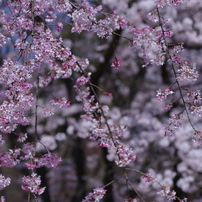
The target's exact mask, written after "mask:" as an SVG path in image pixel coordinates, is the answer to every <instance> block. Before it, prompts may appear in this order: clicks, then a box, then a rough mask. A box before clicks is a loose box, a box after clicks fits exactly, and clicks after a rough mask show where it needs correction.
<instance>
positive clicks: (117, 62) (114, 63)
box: [111, 57, 122, 70]
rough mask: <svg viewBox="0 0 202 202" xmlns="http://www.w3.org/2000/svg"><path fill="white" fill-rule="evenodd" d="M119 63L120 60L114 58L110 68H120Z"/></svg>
mask: <svg viewBox="0 0 202 202" xmlns="http://www.w3.org/2000/svg"><path fill="white" fill-rule="evenodd" d="M121 62H122V59H117V58H116V57H115V59H114V61H113V63H112V65H111V67H112V68H113V69H114V70H118V69H119V67H120V66H121Z"/></svg>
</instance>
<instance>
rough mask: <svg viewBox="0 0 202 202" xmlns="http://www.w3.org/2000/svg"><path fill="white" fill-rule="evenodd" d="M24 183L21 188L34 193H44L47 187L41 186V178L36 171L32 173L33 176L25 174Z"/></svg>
mask: <svg viewBox="0 0 202 202" xmlns="http://www.w3.org/2000/svg"><path fill="white" fill-rule="evenodd" d="M22 182H23V185H22V186H21V188H22V189H23V190H25V191H28V192H31V193H33V194H39V195H40V194H42V193H43V192H44V190H45V187H40V184H41V179H40V176H37V174H36V173H32V174H31V176H24V177H23V178H22Z"/></svg>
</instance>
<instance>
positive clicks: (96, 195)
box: [82, 188, 106, 202]
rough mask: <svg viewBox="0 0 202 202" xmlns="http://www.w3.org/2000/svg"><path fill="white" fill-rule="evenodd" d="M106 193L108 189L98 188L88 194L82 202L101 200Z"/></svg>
mask: <svg viewBox="0 0 202 202" xmlns="http://www.w3.org/2000/svg"><path fill="white" fill-rule="evenodd" d="M105 194H106V190H104V189H103V188H96V189H94V190H93V192H91V193H89V194H88V196H86V197H85V199H84V200H82V202H91V201H100V200H101V199H102V198H103V197H104V195H105Z"/></svg>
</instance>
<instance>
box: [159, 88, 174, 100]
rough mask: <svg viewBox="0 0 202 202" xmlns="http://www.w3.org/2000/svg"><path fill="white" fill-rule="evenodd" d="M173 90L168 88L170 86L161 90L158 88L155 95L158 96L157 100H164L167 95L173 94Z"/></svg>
mask: <svg viewBox="0 0 202 202" xmlns="http://www.w3.org/2000/svg"><path fill="white" fill-rule="evenodd" d="M173 93H174V92H173V91H172V90H171V89H170V87H168V88H166V89H165V90H161V89H159V90H158V91H157V95H156V97H157V98H158V100H161V101H162V100H164V99H166V98H167V96H168V95H171V94H173Z"/></svg>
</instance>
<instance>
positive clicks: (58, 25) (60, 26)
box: [56, 22, 63, 32]
mask: <svg viewBox="0 0 202 202" xmlns="http://www.w3.org/2000/svg"><path fill="white" fill-rule="evenodd" d="M62 28H63V24H62V23H61V22H58V23H57V25H56V29H57V31H58V32H61V30H62Z"/></svg>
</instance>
